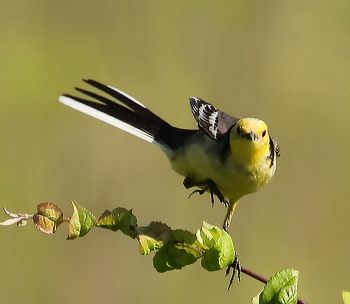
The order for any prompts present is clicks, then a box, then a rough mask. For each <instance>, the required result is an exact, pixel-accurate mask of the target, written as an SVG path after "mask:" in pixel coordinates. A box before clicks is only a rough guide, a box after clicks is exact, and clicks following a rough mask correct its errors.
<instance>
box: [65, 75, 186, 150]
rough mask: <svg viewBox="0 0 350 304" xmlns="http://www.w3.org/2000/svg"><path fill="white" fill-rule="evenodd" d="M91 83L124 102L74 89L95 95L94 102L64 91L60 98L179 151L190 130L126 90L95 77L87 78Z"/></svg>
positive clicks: (70, 105)
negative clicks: (171, 123)
mask: <svg viewBox="0 0 350 304" xmlns="http://www.w3.org/2000/svg"><path fill="white" fill-rule="evenodd" d="M84 81H85V82H86V83H88V84H90V85H91V86H93V87H95V88H97V89H99V90H101V91H103V92H104V93H106V94H108V95H109V96H111V97H113V98H115V99H117V100H119V101H120V102H121V104H119V103H116V102H115V101H113V100H111V99H109V98H106V97H103V96H101V95H99V94H96V93H93V92H90V91H87V90H84V89H80V88H75V89H76V90H77V91H79V92H81V93H83V94H85V95H87V96H89V97H90V98H93V101H91V100H87V99H84V98H80V97H76V96H73V95H70V94H64V95H62V96H60V97H59V101H60V102H61V103H63V104H65V105H67V106H69V107H71V108H73V109H76V110H78V111H80V112H83V113H85V114H87V115H90V116H92V117H94V118H97V119H99V120H102V121H104V122H106V123H108V124H110V125H112V126H115V127H117V128H119V129H121V130H124V131H126V132H128V133H130V134H133V135H135V136H137V137H139V138H141V139H143V140H145V141H147V142H149V143H153V144H156V145H159V146H161V147H162V148H163V150H176V149H177V148H178V147H180V146H181V144H182V143H183V141H184V140H185V138H186V137H187V135H189V130H183V129H178V128H175V127H173V126H171V125H170V124H168V123H167V122H166V121H164V120H163V119H161V118H160V117H159V116H157V115H156V114H154V113H153V112H151V111H150V110H148V109H147V108H146V107H145V106H144V105H143V104H142V103H140V102H139V101H138V100H136V99H135V98H133V97H131V96H129V95H128V94H126V93H124V92H123V91H121V90H119V89H117V88H114V87H111V86H107V85H104V84H102V83H100V82H97V81H95V80H91V79H88V80H84Z"/></svg>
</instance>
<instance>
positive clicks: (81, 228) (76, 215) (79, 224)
mask: <svg viewBox="0 0 350 304" xmlns="http://www.w3.org/2000/svg"><path fill="white" fill-rule="evenodd" d="M72 205H73V215H72V216H71V218H70V221H69V227H68V237H67V240H72V239H75V238H77V237H82V236H84V235H86V234H87V233H88V232H89V231H90V229H91V228H92V227H93V226H94V225H95V224H96V218H95V217H94V216H93V215H92V214H91V213H90V212H89V211H87V210H86V209H85V208H83V207H81V206H80V205H78V204H77V203H76V202H75V201H74V200H73V201H72Z"/></svg>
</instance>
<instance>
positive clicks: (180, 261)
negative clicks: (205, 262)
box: [153, 243, 197, 272]
mask: <svg viewBox="0 0 350 304" xmlns="http://www.w3.org/2000/svg"><path fill="white" fill-rule="evenodd" d="M196 261H197V258H196V257H195V256H193V255H192V254H191V253H188V252H187V251H186V250H184V249H183V248H178V247H177V245H176V244H172V243H169V244H166V245H163V247H162V248H160V249H159V250H158V251H157V252H156V254H155V255H154V258H153V266H154V268H155V269H156V270H157V271H158V272H165V271H169V270H174V269H181V268H183V267H185V266H187V265H190V264H193V263H194V262H196Z"/></svg>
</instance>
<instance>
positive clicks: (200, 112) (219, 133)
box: [190, 97, 239, 141]
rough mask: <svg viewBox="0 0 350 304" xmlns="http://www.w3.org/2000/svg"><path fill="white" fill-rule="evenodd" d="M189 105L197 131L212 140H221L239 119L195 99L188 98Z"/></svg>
mask: <svg viewBox="0 0 350 304" xmlns="http://www.w3.org/2000/svg"><path fill="white" fill-rule="evenodd" d="M190 105H191V110H192V113H193V116H194V118H195V119H196V121H197V123H198V127H199V129H200V130H201V131H202V132H203V133H205V134H206V135H207V136H209V137H210V138H212V139H214V140H218V141H219V140H221V139H222V138H223V137H224V136H223V135H224V134H225V133H226V132H227V131H228V130H229V129H230V128H231V127H232V126H234V125H235V124H236V123H237V122H238V121H239V118H236V117H233V116H230V115H227V114H226V113H224V112H221V111H219V110H218V109H217V108H215V107H214V106H213V105H211V104H210V103H207V102H205V101H204V100H202V99H200V98H197V97H190Z"/></svg>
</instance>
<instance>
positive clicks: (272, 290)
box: [259, 269, 299, 304]
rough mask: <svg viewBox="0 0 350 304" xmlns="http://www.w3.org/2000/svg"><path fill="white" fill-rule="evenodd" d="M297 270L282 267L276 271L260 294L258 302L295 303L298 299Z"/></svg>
mask: <svg viewBox="0 0 350 304" xmlns="http://www.w3.org/2000/svg"><path fill="white" fill-rule="evenodd" d="M298 280H299V271H297V270H294V269H284V270H282V271H280V272H278V273H276V274H275V275H274V276H273V277H271V278H270V280H269V281H268V282H267V284H266V285H265V287H264V289H263V291H262V293H261V294H260V301H259V303H260V304H287V303H288V304H296V303H297V301H298Z"/></svg>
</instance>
